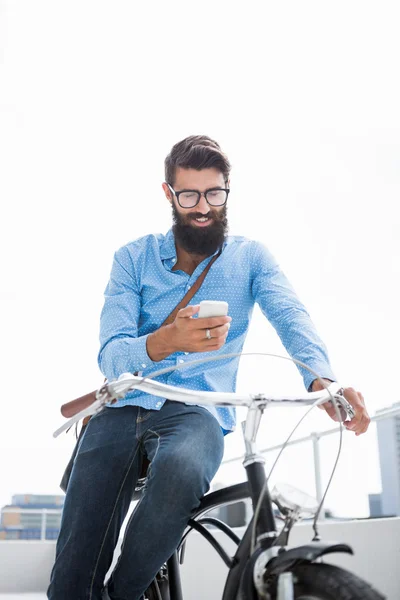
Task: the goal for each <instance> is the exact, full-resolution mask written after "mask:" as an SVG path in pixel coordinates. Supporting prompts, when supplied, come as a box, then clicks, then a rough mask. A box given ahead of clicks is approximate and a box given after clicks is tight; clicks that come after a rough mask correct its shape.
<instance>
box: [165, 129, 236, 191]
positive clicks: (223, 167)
mask: <svg viewBox="0 0 400 600" xmlns="http://www.w3.org/2000/svg"><path fill="white" fill-rule="evenodd" d="M177 167H182V168H183V169H197V170H198V171H200V170H201V169H211V168H214V169H218V171H220V172H221V173H222V175H223V176H224V180H225V182H227V181H228V179H229V172H230V170H231V165H230V162H229V160H228V157H227V156H226V155H225V154H224V153H223V152H222V150H221V147H220V145H219V144H218V143H217V142H215V141H214V140H212V139H211V138H209V137H208V136H206V135H191V136H189V137H187V138H185V139H184V140H182V141H181V142H178V143H177V144H175V146H173V148H172V150H171V152H170V153H169V154H168V156H167V158H166V159H165V181H166V182H167V183H169V184H170V185H174V180H175V172H176V168H177Z"/></svg>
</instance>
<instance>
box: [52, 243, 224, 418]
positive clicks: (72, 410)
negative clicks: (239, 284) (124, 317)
mask: <svg viewBox="0 0 400 600" xmlns="http://www.w3.org/2000/svg"><path fill="white" fill-rule="evenodd" d="M221 252H222V250H221V251H220V252H219V253H218V254H216V255H215V256H214V257H213V258H212V259H211V260H210V262H209V263H208V265H207V266H206V268H205V269H204V270H203V272H202V273H201V275H199V277H198V278H197V279H196V281H195V282H194V284H193V285H192V287H191V288H190V290H188V292H187V293H186V294H185V296H184V297H183V298H182V300H181V301H180V302H179V304H178V305H177V306H175V308H174V310H173V311H172V313H171V314H170V315H169V316H168V317H167V318H166V319H165V321H164V323H163V324H162V325H161V327H164V326H165V325H170V324H171V323H173V322H174V321H175V318H176V315H177V314H178V312H179V311H180V310H181V309H182V308H185V307H186V306H187V305H188V304H189V302H190V301H191V299H192V298H193V296H194V295H195V293H196V292H198V291H199V289H200V287H201V285H202V283H203V281H204V280H205V278H206V275H207V273H208V271H209V270H210V269H211V267H212V265H213V264H214V262H215V261H216V260H217V258H218V257H219V255H220V254H221ZM96 391H97V390H94V391H93V392H89V393H88V394H85V395H84V396H80V397H79V398H76V399H75V400H71V401H70V402H66V403H65V404H63V405H62V406H61V414H62V415H63V416H64V417H67V418H71V417H73V416H74V415H76V413H78V412H80V411H81V410H83V409H84V408H87V407H88V406H90V405H91V404H92V403H93V402H94V401H95V400H96ZM89 418H90V417H86V418H85V420H86V422H87V421H88V420H89Z"/></svg>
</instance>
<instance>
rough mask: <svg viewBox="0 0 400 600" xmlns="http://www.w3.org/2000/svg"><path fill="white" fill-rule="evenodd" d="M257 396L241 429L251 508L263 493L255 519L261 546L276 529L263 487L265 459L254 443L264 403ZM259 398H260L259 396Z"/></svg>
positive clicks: (275, 533) (267, 492)
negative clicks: (258, 400) (259, 401)
mask: <svg viewBox="0 0 400 600" xmlns="http://www.w3.org/2000/svg"><path fill="white" fill-rule="evenodd" d="M257 399H258V398H257V397H255V398H254V400H253V402H252V403H251V405H250V406H249V409H248V414H247V419H246V421H245V422H243V423H242V431H243V437H244V443H245V456H244V461H243V466H244V468H245V469H246V473H247V479H248V482H249V490H250V497H251V500H252V504H253V510H254V511H255V510H256V507H257V504H258V501H259V498H260V495H261V494H262V493H263V495H264V499H263V503H262V506H261V510H260V513H259V516H258V519H257V531H258V532H259V533H260V534H261V535H260V536H259V537H258V539H259V541H260V542H261V546H262V547H265V548H266V547H269V546H271V544H272V543H273V541H274V540H275V539H276V536H277V531H276V524H275V517H274V513H273V508H272V501H271V496H270V494H269V490H268V489H264V488H265V482H266V475H265V468H264V464H265V459H264V457H263V456H262V455H261V454H260V452H259V451H258V449H257V445H256V438H257V433H258V429H259V426H260V422H261V417H262V413H263V412H264V409H265V404H262V405H261V404H260V403H258V402H257ZM259 399H260V400H261V398H259Z"/></svg>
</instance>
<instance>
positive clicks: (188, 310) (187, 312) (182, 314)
mask: <svg viewBox="0 0 400 600" xmlns="http://www.w3.org/2000/svg"><path fill="white" fill-rule="evenodd" d="M199 309H200V304H194V305H193V306H185V308H181V310H179V311H178V314H177V317H178V318H179V319H181V318H183V319H187V318H189V317H193V315H195V314H197V313H198V312H199Z"/></svg>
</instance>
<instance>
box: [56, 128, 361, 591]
mask: <svg viewBox="0 0 400 600" xmlns="http://www.w3.org/2000/svg"><path fill="white" fill-rule="evenodd" d="M229 172H230V164H229V162H228V159H227V157H226V156H225V154H224V153H223V152H222V151H221V149H220V147H219V145H218V144H217V143H216V142H215V141H213V140H211V139H210V138H208V137H206V136H191V137H189V138H187V139H185V140H183V141H181V142H179V143H178V144H176V145H175V146H174V147H173V148H172V150H171V153H170V154H169V155H168V157H167V158H166V161H165V183H163V190H164V193H165V196H166V198H167V200H168V201H169V202H170V204H171V207H172V212H173V227H172V230H171V231H169V232H168V233H167V235H166V236H163V235H148V236H145V237H143V238H140V239H138V240H136V241H134V242H132V243H130V244H127V245H126V246H124V247H122V248H121V249H120V250H118V252H116V254H115V257H114V263H113V267H112V272H111V277H110V281H109V283H108V285H107V288H106V291H105V304H104V308H103V311H102V315H101V332H100V341H101V348H100V353H99V365H100V368H101V370H102V372H103V373H104V375H105V376H106V377H107V378H108V379H115V378H116V377H118V376H119V375H120V374H121V373H124V372H127V371H128V372H135V371H138V372H141V373H143V374H144V375H148V374H150V373H152V372H153V371H155V370H159V369H161V368H164V367H169V366H174V365H179V364H182V363H185V362H190V361H193V360H196V359H197V358H199V356H207V355H208V353H209V355H210V356H218V355H219V354H222V353H237V352H240V351H241V349H242V346H243V343H244V340H245V337H246V333H247V330H248V326H249V322H250V318H251V314H252V310H253V306H254V304H255V302H257V303H258V304H259V305H260V307H261V309H262V311H263V313H264V314H265V316H266V317H267V318H268V319H269V320H270V322H271V323H272V324H273V326H274V327H275V329H276V331H277V332H278V334H279V336H280V338H281V339H282V342H283V343H284V345H285V347H286V349H287V351H288V352H289V354H290V355H291V356H293V357H294V358H297V359H299V360H301V361H302V362H304V363H305V364H306V365H308V366H309V367H311V368H312V369H313V370H314V371H316V372H317V373H318V374H319V375H320V376H321V377H323V378H325V379H326V380H329V381H332V380H334V379H335V377H334V374H333V372H332V370H331V367H330V365H329V361H328V357H327V354H326V350H325V347H324V345H323V343H322V342H321V340H320V339H319V337H318V336H317V333H316V331H315V328H314V326H313V324H312V322H311V320H310V317H309V316H308V314H307V312H306V310H305V308H304V307H303V305H302V304H301V303H300V302H299V300H298V298H297V297H296V295H295V293H294V291H293V289H292V288H291V286H290V284H289V283H288V281H287V280H286V278H285V276H284V275H283V273H282V272H281V271H280V269H279V266H278V264H277V263H276V261H275V259H274V258H273V257H272V256H271V254H270V253H269V252H268V251H267V249H266V248H265V247H264V246H263V245H262V244H260V243H258V242H255V241H250V240H248V239H245V238H242V237H230V236H227V200H228V195H229ZM213 257H217V258H216V260H215V262H214V264H213V265H212V266H211V268H210V270H209V272H208V274H207V276H206V279H205V280H204V283H203V284H202V286H201V288H200V290H199V291H198V292H197V293H196V295H195V296H194V298H193V300H192V301H191V303H190V305H189V306H187V307H186V308H184V309H182V310H180V312H179V313H178V315H177V317H176V318H175V320H174V321H173V323H171V324H169V325H166V326H164V327H161V324H162V323H163V322H164V320H165V319H166V318H167V317H168V315H169V314H170V313H171V312H172V310H173V309H174V307H175V306H176V305H177V304H178V303H179V302H180V300H182V298H183V297H184V296H185V294H186V292H187V291H188V290H189V289H190V287H191V286H192V285H193V284H194V283H195V281H196V280H197V278H198V276H199V275H200V274H201V273H202V271H203V270H204V269H205V268H206V266H207V265H208V263H209V262H210V261H211V260H212V259H213ZM201 300H225V301H227V302H228V303H229V316H226V317H214V318H202V319H198V318H196V314H197V312H198V309H199V306H198V304H199V302H200V301H201ZM237 369H238V359H236V358H231V359H224V360H221V361H215V362H209V363H207V365H206V366H202V365H200V366H199V365H196V366H193V367H190V365H189V366H188V367H187V368H182V369H178V370H175V371H173V372H170V373H168V374H165V375H164V376H162V377H160V381H163V382H168V383H170V384H172V385H177V386H184V387H188V388H192V389H201V390H223V391H232V390H234V389H235V384H236V375H237ZM300 372H301V374H302V376H303V379H304V383H305V386H306V388H307V389H312V390H317V389H320V384H319V382H318V381H317V380H314V377H313V376H312V375H311V374H310V372H309V371H307V370H304V369H300ZM313 380H314V381H313ZM345 395H346V398H347V399H348V400H349V402H350V403H351V404H352V405H353V407H354V408H355V413H356V416H355V417H354V419H353V420H352V421H351V422H349V423H348V424H346V426H347V428H348V429H351V430H353V431H354V432H355V433H356V435H359V434H360V433H363V432H364V431H366V429H367V427H368V424H369V417H368V414H367V411H366V409H365V406H364V401H363V398H362V395H361V394H360V393H358V392H355V391H354V390H353V389H351V388H348V389H347V390H346V392H345ZM325 409H326V411H327V412H328V413H329V414H330V416H332V417H333V418H335V414H334V412H333V409H332V407H331V406H330V405H326V407H325ZM234 426H235V415H234V410H233V409H230V408H226V407H224V408H218V409H217V408H209V407H207V408H205V407H201V406H187V405H184V404H180V403H177V402H171V401H168V400H161V399H160V398H158V397H153V396H150V395H148V394H145V393H143V392H139V391H135V392H132V393H130V394H128V395H127V396H126V398H124V399H123V400H119V401H118V402H117V403H116V404H114V405H113V406H111V407H108V408H105V409H104V410H103V411H102V412H101V413H99V414H98V415H96V416H94V417H92V419H91V420H90V422H89V425H88V427H87V430H86V432H85V434H84V436H83V439H82V442H81V444H80V447H79V451H78V454H77V457H76V460H75V464H74V468H73V471H72V475H71V479H70V482H69V485H68V490H67V495H66V499H65V505H64V512H63V521H62V527H61V532H60V536H59V539H58V543H57V558H56V562H55V565H54V568H53V572H52V579H51V584H50V587H49V591H48V597H49V598H50V599H51V600H64V599H65V600H67V599H68V600H71V599H73V600H84V599H85V600H86V599H87V600H100V598H110V599H111V600H139V598H141V595H142V594H143V592H144V591H145V590H146V588H147V587H148V585H149V584H150V582H151V580H152V579H153V577H154V575H155V573H156V572H157V571H158V569H159V568H160V566H161V565H162V564H163V563H164V562H165V561H166V560H167V559H168V558H169V557H170V556H171V554H172V553H173V552H174V550H175V548H176V546H177V544H178V542H179V539H180V537H181V534H182V532H183V530H184V528H185V526H186V524H187V521H188V519H189V518H190V515H191V513H192V511H193V509H195V508H196V506H198V504H199V502H200V499H201V497H202V496H203V495H204V494H205V493H206V492H207V490H208V489H209V485H210V482H211V480H212V478H213V476H214V475H215V473H216V471H217V469H218V467H219V464H220V462H221V459H222V455H223V437H224V435H225V434H227V433H228V432H230V431H232V430H233V429H234ZM143 457H147V459H148V460H149V461H150V467H149V469H148V476H147V485H146V490H145V493H144V496H143V498H142V500H141V502H140V503H139V504H138V506H137V508H136V510H135V511H134V513H133V515H132V517H131V519H130V521H129V524H128V526H127V528H126V533H125V538H124V542H123V547H122V552H121V556H120V558H119V561H118V563H117V565H116V567H115V569H114V571H113V573H112V576H111V578H110V580H109V581H108V583H107V586H106V589H103V584H104V578H105V575H106V573H107V571H108V569H109V567H110V564H111V561H112V557H113V551H114V548H115V545H116V543H117V540H118V535H119V531H120V527H121V524H122V522H123V520H124V517H125V515H126V513H127V511H128V508H129V504H130V500H131V495H132V491H133V490H134V488H135V485H136V482H137V479H138V476H139V473H140V469H141V465H142V461H143Z"/></svg>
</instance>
